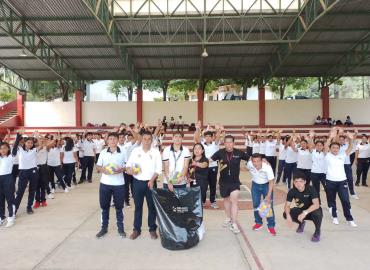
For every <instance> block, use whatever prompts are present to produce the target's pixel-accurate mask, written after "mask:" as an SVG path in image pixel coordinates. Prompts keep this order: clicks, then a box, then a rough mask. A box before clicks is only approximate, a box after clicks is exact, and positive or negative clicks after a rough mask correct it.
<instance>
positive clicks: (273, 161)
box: [266, 156, 276, 176]
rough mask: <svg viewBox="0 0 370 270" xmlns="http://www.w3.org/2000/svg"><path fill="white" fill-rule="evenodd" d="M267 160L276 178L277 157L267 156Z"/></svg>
mask: <svg viewBox="0 0 370 270" xmlns="http://www.w3.org/2000/svg"><path fill="white" fill-rule="evenodd" d="M266 160H267V161H268V163H270V165H271V168H272V171H273V172H274V176H275V175H276V156H266Z"/></svg>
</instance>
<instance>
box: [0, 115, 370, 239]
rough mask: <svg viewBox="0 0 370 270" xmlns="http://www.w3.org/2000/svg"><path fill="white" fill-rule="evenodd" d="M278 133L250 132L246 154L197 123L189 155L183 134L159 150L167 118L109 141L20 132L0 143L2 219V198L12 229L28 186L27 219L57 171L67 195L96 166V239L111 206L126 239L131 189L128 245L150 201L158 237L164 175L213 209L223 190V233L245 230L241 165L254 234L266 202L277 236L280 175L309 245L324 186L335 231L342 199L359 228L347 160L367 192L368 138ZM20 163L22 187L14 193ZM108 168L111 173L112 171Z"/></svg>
mask: <svg viewBox="0 0 370 270" xmlns="http://www.w3.org/2000/svg"><path fill="white" fill-rule="evenodd" d="M281 133H282V131H276V132H272V133H270V131H269V130H267V131H266V133H265V134H263V133H262V132H259V133H258V134H255V133H253V132H247V133H245V137H246V146H247V149H246V151H241V150H239V149H236V148H235V147H234V146H235V138H234V137H233V136H231V135H226V136H225V131H224V128H223V127H222V126H220V125H216V126H215V127H210V126H208V127H207V128H205V129H202V126H201V123H198V124H197V125H196V131H195V133H194V143H195V144H194V146H193V153H191V151H190V150H189V148H188V147H186V146H184V145H183V143H182V140H183V134H182V133H181V132H179V131H175V132H173V140H172V144H171V145H169V146H167V147H165V148H164V149H162V147H161V141H162V139H163V136H164V135H163V134H164V127H163V125H162V123H161V121H159V122H158V125H157V127H155V128H150V127H149V126H147V125H143V124H137V125H130V126H126V125H121V126H120V127H119V128H118V129H117V131H115V132H111V133H108V134H106V135H105V137H104V138H102V137H101V136H100V135H96V137H95V138H94V137H93V134H92V133H89V132H87V133H86V134H84V135H83V138H81V137H78V138H77V139H76V141H73V139H72V138H71V137H65V138H63V139H61V137H59V138H53V137H47V136H45V137H41V136H38V134H35V136H34V137H29V138H22V136H21V134H18V135H17V138H16V141H15V143H14V145H13V146H12V147H10V146H9V144H8V143H7V142H2V143H1V145H0V155H1V159H0V195H1V200H0V201H1V202H2V204H1V207H0V208H1V211H2V212H1V213H0V214H1V220H2V222H4V220H5V210H4V208H5V203H4V202H3V201H4V198H5V199H6V201H7V203H8V212H9V215H8V226H11V225H13V224H14V217H15V213H16V211H17V210H18V208H19V205H20V202H21V200H22V197H23V194H24V191H25V189H26V187H27V184H29V197H28V204H27V212H28V213H33V210H32V204H33V202H34V200H35V198H36V202H35V205H34V208H37V207H39V206H40V205H42V206H46V198H45V196H46V194H52V191H53V189H55V184H54V185H53V179H52V177H50V175H51V174H55V175H56V176H57V178H58V184H59V185H60V186H61V188H62V189H64V190H65V191H66V192H68V190H69V188H72V181H73V182H74V183H76V180H75V167H76V165H77V166H78V165H81V169H82V172H81V178H80V181H79V183H82V182H84V181H85V180H87V181H88V182H91V181H92V172H93V167H94V161H95V162H96V167H97V171H98V172H100V173H101V179H100V187H99V202H100V207H101V209H102V216H101V221H102V223H101V229H100V231H99V232H98V234H97V235H96V237H97V238H102V237H103V236H104V235H105V234H106V233H107V232H108V224H109V209H110V207H111V206H112V205H114V207H115V210H116V219H117V226H118V233H119V235H120V236H121V237H125V236H126V233H125V231H124V222H123V220H124V217H123V207H124V206H125V204H126V206H129V205H130V203H129V198H130V192H131V196H132V197H133V199H134V202H135V210H134V213H135V214H134V226H133V232H132V234H131V235H130V238H131V239H133V240H134V239H136V238H138V237H139V236H140V235H141V227H142V215H143V203H144V198H145V199H146V202H147V206H148V227H149V231H150V235H151V238H152V239H156V238H158V235H157V233H156V229H157V225H156V211H155V208H154V203H153V198H152V193H151V191H150V189H152V188H153V187H157V180H158V177H159V176H160V175H162V179H163V188H164V189H168V190H169V191H173V190H174V189H177V188H185V187H189V186H200V190H201V198H202V201H203V204H205V203H206V195H207V190H208V188H209V189H210V198H209V199H210V202H211V207H212V208H218V205H217V203H216V187H217V183H218V185H219V189H220V195H221V197H222V198H223V206H224V210H225V214H226V217H227V218H226V220H225V222H224V226H225V227H228V228H230V230H231V231H233V232H234V233H239V232H240V229H239V225H238V211H239V206H238V202H239V193H240V185H241V182H240V164H241V160H244V161H246V168H247V170H248V171H249V172H250V174H251V176H252V188H251V192H252V201H253V207H254V210H255V211H254V218H255V224H254V226H253V230H259V229H261V228H262V226H263V225H262V218H261V217H260V215H259V213H258V207H259V205H260V203H261V200H264V201H265V202H266V204H267V205H270V207H271V211H272V214H271V215H270V216H269V217H268V218H267V223H268V231H269V232H270V234H271V235H276V231H275V217H274V211H273V190H274V185H275V184H278V183H279V182H280V179H281V177H282V176H283V180H282V181H283V182H284V183H286V185H287V187H288V190H289V191H288V194H287V201H286V205H285V208H284V218H286V219H287V220H288V221H289V222H292V221H294V222H297V223H299V227H298V229H297V232H302V231H303V229H304V225H305V220H312V221H313V222H314V224H315V226H316V229H315V233H314V235H313V237H312V241H315V242H317V241H319V240H320V228H321V221H322V217H323V215H322V209H321V206H320V205H321V198H320V185H322V186H323V188H324V190H325V192H326V197H327V205H328V208H329V212H330V214H331V217H332V221H333V223H334V224H339V221H338V215H337V207H336V195H337V194H338V196H339V199H340V201H341V203H342V207H343V212H344V216H345V218H346V220H347V221H348V224H349V225H350V226H352V227H356V226H357V225H356V223H355V222H354V219H353V217H352V213H351V204H350V197H349V192H350V193H351V195H352V198H354V199H358V196H357V195H356V194H355V192H354V188H353V177H352V167H351V159H350V155H351V153H353V152H354V153H355V157H354V160H355V161H356V163H357V175H358V181H359V180H360V178H359V177H360V176H361V177H362V185H363V186H367V184H366V178H367V171H368V168H369V152H370V147H369V144H368V138H367V136H366V135H362V139H361V142H359V143H357V141H356V137H357V133H355V134H351V133H348V132H347V133H344V131H343V130H342V129H340V128H337V127H335V128H333V129H332V130H331V132H330V134H329V135H327V136H316V134H315V133H314V132H312V131H310V132H309V134H307V135H306V136H301V135H299V134H296V133H295V132H293V133H292V134H291V135H286V136H284V137H282V136H281ZM221 145H222V147H220V146H221ZM78 157H79V158H78ZM17 158H18V159H19V180H18V189H17V191H16V195H15V196H14V192H15V179H16V178H15V171H16V170H15V168H16V165H15V164H16V161H15V160H17ZM277 161H278V162H277ZM112 164H114V166H113V167H114V169H113V170H112V169H111V167H110V166H112ZM276 167H277V173H276ZM86 171H88V173H87V177H86ZM275 175H276V176H275ZM218 176H219V179H217V178H218ZM292 179H293V188H291V183H292V181H291V180H292ZM49 183H50V185H49ZM356 184H359V183H356Z"/></svg>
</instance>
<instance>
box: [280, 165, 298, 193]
mask: <svg viewBox="0 0 370 270" xmlns="http://www.w3.org/2000/svg"><path fill="white" fill-rule="evenodd" d="M296 169H297V163H296V162H294V163H287V162H285V167H284V180H283V182H286V183H287V187H288V189H290V188H291V185H292V177H293V172H294V171H295V170H296Z"/></svg>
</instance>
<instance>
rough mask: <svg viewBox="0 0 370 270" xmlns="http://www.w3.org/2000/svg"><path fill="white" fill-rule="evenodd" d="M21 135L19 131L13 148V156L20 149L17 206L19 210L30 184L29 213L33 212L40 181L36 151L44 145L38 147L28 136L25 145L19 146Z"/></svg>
mask: <svg viewBox="0 0 370 270" xmlns="http://www.w3.org/2000/svg"><path fill="white" fill-rule="evenodd" d="M21 137H22V135H21V133H18V134H17V138H16V140H15V143H14V147H13V150H12V155H13V156H15V155H16V154H17V151H19V180H18V189H17V196H16V198H15V207H16V212H17V211H18V208H19V206H20V204H21V201H22V198H23V195H24V192H25V190H26V188H27V185H28V202H27V214H33V210H32V205H33V201H34V199H35V192H36V187H37V185H38V181H39V176H38V172H37V155H36V153H37V151H38V150H39V149H41V148H42V145H41V146H39V148H36V147H35V143H34V138H33V137H28V138H25V139H24V144H23V147H20V148H18V144H19V140H20V139H21Z"/></svg>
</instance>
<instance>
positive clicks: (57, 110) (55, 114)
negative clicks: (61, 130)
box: [24, 101, 76, 127]
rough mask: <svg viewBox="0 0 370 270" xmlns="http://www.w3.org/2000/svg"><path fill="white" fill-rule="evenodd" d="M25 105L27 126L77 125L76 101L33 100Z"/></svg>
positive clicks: (25, 123)
mask: <svg viewBox="0 0 370 270" xmlns="http://www.w3.org/2000/svg"><path fill="white" fill-rule="evenodd" d="M24 106H25V122H24V125H25V126H27V127H63V126H75V125H76V110H75V103H74V102H31V101H27V102H25V104H24Z"/></svg>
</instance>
